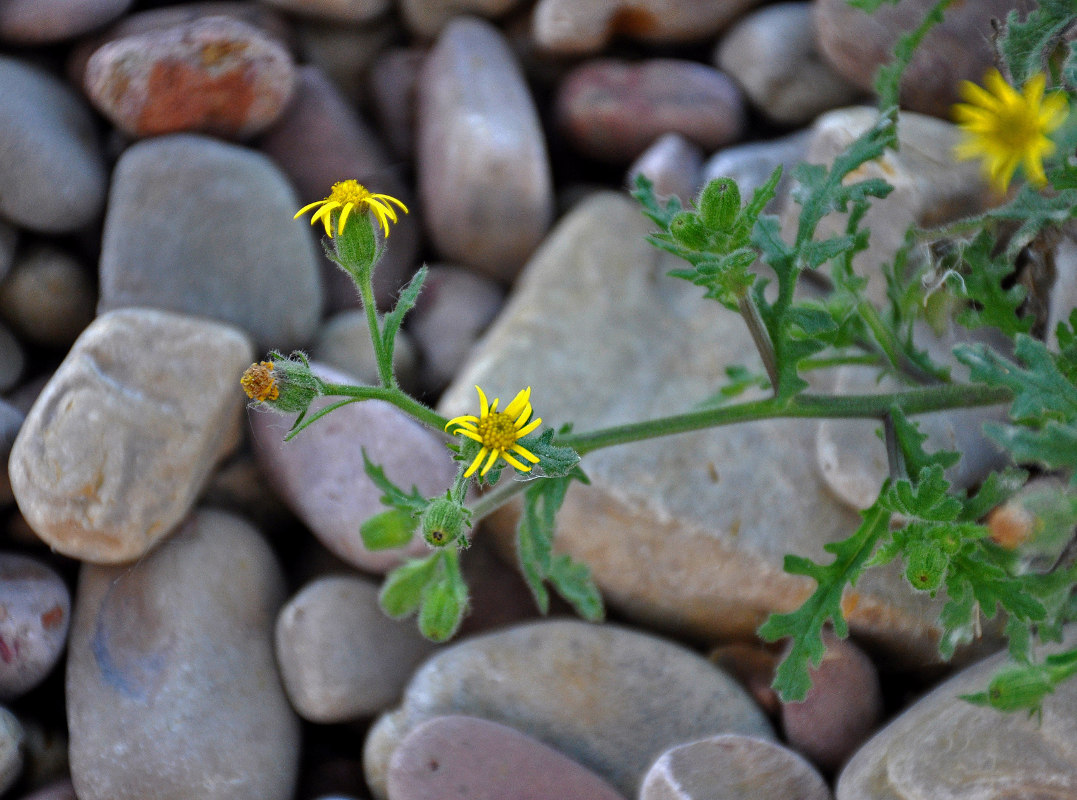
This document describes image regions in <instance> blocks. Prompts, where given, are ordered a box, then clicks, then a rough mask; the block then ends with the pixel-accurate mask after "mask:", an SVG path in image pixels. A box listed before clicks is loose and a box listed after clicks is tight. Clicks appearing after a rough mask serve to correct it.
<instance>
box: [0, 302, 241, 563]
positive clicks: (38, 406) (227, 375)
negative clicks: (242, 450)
mask: <svg viewBox="0 0 1077 800" xmlns="http://www.w3.org/2000/svg"><path fill="white" fill-rule="evenodd" d="M253 357H254V354H253V348H252V346H251V343H250V341H249V340H248V339H247V337H246V336H245V335H244V334H243V333H241V332H240V331H238V330H237V329H235V328H233V327H230V326H228V325H223V324H221V323H217V322H212V321H210V320H205V319H197V318H194V317H189V316H186V315H182V314H174V313H172V312H167V311H156V310H151V309H123V310H118V311H113V312H110V313H107V314H103V315H102V316H100V317H98V318H97V319H96V320H95V321H94V322H93V323H92V324H91V325H90V326H89V327H88V328H87V329H86V330H85V331H84V332H83V333H82V335H81V336H80V337H79V338H78V340H77V341H76V342H75V344H74V345H73V346H72V348H71V351H70V352H69V353H68V355H67V357H66V358H65V359H64V361H63V363H62V364H61V365H60V367H59V368H58V369H57V370H56V372H55V374H54V375H53V376H52V378H51V379H50V380H49V382H48V383H47V384H46V385H45V388H44V389H43V390H42V392H41V394H40V395H39V396H38V398H37V401H36V402H35V403H34V405H33V408H31V409H30V413H29V414H28V415H27V417H26V421H25V422H24V423H23V426H22V429H21V430H20V431H19V435H18V436H17V437H16V439H15V444H14V445H13V447H12V450H11V458H10V461H9V464H8V469H9V472H10V475H11V486H12V490H13V491H14V493H15V499H16V501H17V502H18V504H19V508H20V510H21V511H22V513H23V515H24V516H25V518H26V521H27V523H28V524H29V525H30V527H31V528H33V530H34V531H35V532H36V533H37V535H38V536H39V537H41V539H42V540H44V541H45V542H46V543H47V544H48V545H49V546H50V547H52V548H53V549H54V550H57V551H59V552H61V553H63V554H64V555H68V556H71V557H72V558H78V559H81V560H84V561H92V562H98V563H118V562H123V561H131V560H133V559H136V558H138V557H140V556H142V555H144V554H145V553H146V552H147V551H149V550H150V548H152V547H153V546H154V545H155V544H156V543H157V542H159V541H160V540H161V539H163V538H164V537H165V536H166V535H168V533H169V531H171V530H172V529H173V528H174V527H175V526H176V525H177V524H178V523H179V522H180V520H181V519H183V517H184V516H185V515H186V514H187V512H188V511H189V510H190V508H191V506H192V505H193V503H194V500H195V498H196V496H197V494H198V491H199V490H200V489H201V487H202V484H203V483H204V482H205V480H206V479H207V477H208V475H209V473H210V470H211V469H212V468H213V466H214V464H215V463H216V462H217V461H218V460H219V459H220V458H221V457H222V456H224V455H225V454H226V453H228V452H230V451H231V450H232V449H233V448H234V447H235V446H236V444H237V443H238V436H239V424H240V419H241V411H242V409H243V400H244V398H243V393H242V392H241V391H240V390H239V376H240V375H241V374H242V372H243V369H244V368H245V367H246V366H247V364H249V363H250V361H251V360H252V359H253Z"/></svg>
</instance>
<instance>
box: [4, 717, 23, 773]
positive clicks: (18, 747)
mask: <svg viewBox="0 0 1077 800" xmlns="http://www.w3.org/2000/svg"><path fill="white" fill-rule="evenodd" d="M23 740H24V732H23V727H22V724H21V723H20V722H19V718H18V717H16V716H15V715H14V714H12V713H11V712H10V711H8V709H6V708H2V707H0V794H3V793H4V792H6V791H7V790H8V789H10V788H11V787H12V785H13V784H14V783H15V781H17V780H18V779H19V775H20V774H22V769H23V762H24V756H23Z"/></svg>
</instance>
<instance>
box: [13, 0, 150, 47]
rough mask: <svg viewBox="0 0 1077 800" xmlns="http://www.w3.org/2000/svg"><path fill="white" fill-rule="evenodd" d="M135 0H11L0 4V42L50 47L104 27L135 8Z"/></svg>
mask: <svg viewBox="0 0 1077 800" xmlns="http://www.w3.org/2000/svg"><path fill="white" fill-rule="evenodd" d="M131 3H132V0H7V2H5V3H3V4H2V5H0V39H4V40H6V41H9V42H16V43H18V44H23V45H29V44H47V43H52V42H60V41H64V40H65V39H71V38H74V37H75V36H79V35H81V34H84V33H89V32H90V31H92V30H94V29H96V28H101V27H103V26H104V25H107V24H108V23H109V22H111V21H112V20H114V19H115V18H116V17H119V16H120V15H121V14H123V13H124V12H126V11H127V9H128V8H130V7H131Z"/></svg>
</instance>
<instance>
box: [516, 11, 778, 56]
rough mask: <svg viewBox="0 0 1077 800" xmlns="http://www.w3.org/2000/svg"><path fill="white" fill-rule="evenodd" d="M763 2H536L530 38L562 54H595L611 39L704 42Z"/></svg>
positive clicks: (549, 49) (545, 47) (652, 41)
mask: <svg viewBox="0 0 1077 800" xmlns="http://www.w3.org/2000/svg"><path fill="white" fill-rule="evenodd" d="M761 2H762V0H722V2H717V3H716V2H714V0H539V2H538V4H537V5H536V6H535V12H534V16H533V18H532V35H533V36H534V38H535V41H536V43H537V44H538V45H539V46H540V47H542V48H543V49H545V50H548V51H550V52H552V53H557V54H560V55H584V54H588V53H598V52H600V51H602V50H604V49H605V47H606V45H607V43H608V42H609V41H610V40H611V39H612V38H613V37H615V36H625V37H629V38H632V39H638V40H640V41H644V42H649V43H653V44H671V43H676V42H691V41H698V40H701V39H708V38H710V37H712V36H714V35H715V34H716V33H718V32H719V31H721V30H722V28H724V27H725V26H726V25H728V24H729V22H730V21H732V20H733V19H736V18H737V17H738V16H740V15H741V14H742V13H743V12H744V11H745V10H746V9H749V8H752V7H753V6H757V5H759V4H760V3H761Z"/></svg>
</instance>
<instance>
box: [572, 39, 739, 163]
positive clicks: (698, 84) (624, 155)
mask: <svg viewBox="0 0 1077 800" xmlns="http://www.w3.org/2000/svg"><path fill="white" fill-rule="evenodd" d="M555 104H556V109H555V115H556V117H557V121H558V126H559V127H560V129H561V130H562V132H563V133H564V135H565V137H566V138H567V139H568V141H569V142H570V143H571V144H572V145H573V146H574V147H575V148H576V149H577V150H578V151H579V152H580V153H582V154H584V155H586V156H588V157H590V158H594V159H598V160H601V161H610V162H613V163H625V162H629V161H632V160H633V159H635V158H637V157H638V156H639V155H640V154H641V153H643V151H644V150H646V149H647V147H648V146H649V145H650V144H651V143H653V142H654V140H655V139H657V138H658V137H659V136H661V135H662V134H664V133H679V134H681V135H682V136H684V137H685V138H687V139H690V140H691V141H693V142H695V143H696V144H698V145H699V146H700V147H702V148H703V149H705V150H714V149H716V148H718V147H723V146H725V145H728V144H731V143H732V142H735V141H736V140H737V139H739V138H741V136H743V134H744V129H745V124H746V119H745V112H744V100H743V98H742V96H741V92H740V90H739V89H738V88H737V86H736V84H734V83H733V81H731V80H730V79H729V78H728V77H727V76H726V75H725V74H723V73H722V72H719V71H718V70H716V69H714V68H712V67H708V66H705V65H704V64H699V63H697V62H695V61H685V60H679V59H672V58H652V59H647V60H644V61H640V62H628V61H621V60H617V59H612V58H596V59H592V60H589V61H586V62H584V63H583V64H582V65H580V66H579V67H577V68H576V69H574V70H572V71H571V72H570V73H569V74H568V75H567V76H566V77H565V79H564V81H562V83H561V85H560V86H559V87H558V89H557V97H556V100H555Z"/></svg>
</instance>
